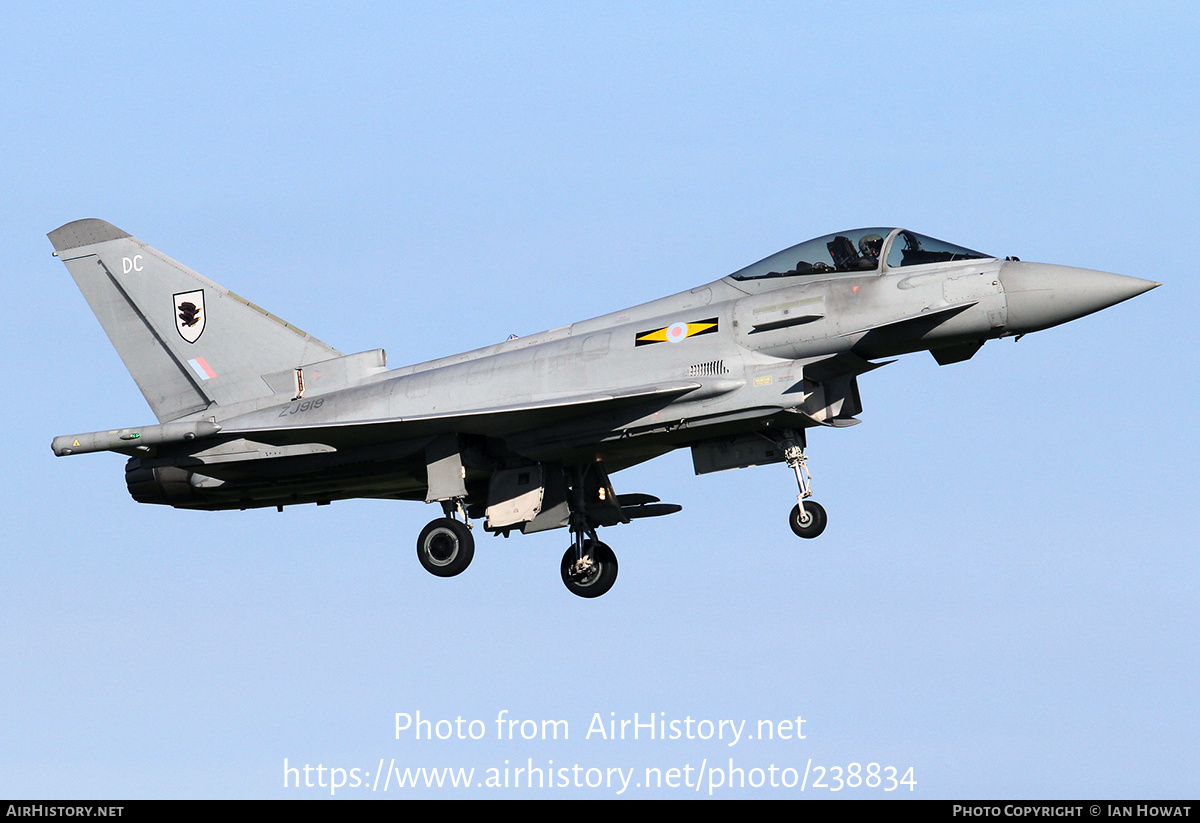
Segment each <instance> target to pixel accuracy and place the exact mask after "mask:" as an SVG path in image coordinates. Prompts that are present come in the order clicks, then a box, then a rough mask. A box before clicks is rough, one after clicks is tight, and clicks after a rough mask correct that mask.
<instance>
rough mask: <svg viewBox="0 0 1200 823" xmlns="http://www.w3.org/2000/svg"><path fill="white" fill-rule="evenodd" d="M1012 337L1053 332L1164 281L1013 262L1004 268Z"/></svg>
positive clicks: (1007, 263) (1003, 282) (1003, 276)
mask: <svg viewBox="0 0 1200 823" xmlns="http://www.w3.org/2000/svg"><path fill="white" fill-rule="evenodd" d="M1000 284H1001V286H1003V288H1004V299H1005V301H1006V302H1007V303H1008V323H1007V328H1008V331H1009V332H1010V333H1012V332H1017V333H1025V332H1031V331H1038V330H1040V329H1048V328H1050V327H1051V326H1057V325H1058V324H1059V323H1066V322H1067V321H1068V320H1074V319H1076V318H1078V317H1083V316H1084V315H1086V314H1091V313H1092V312H1096V311H1100V310H1101V309H1106V308H1108V307H1109V306H1115V305H1116V304H1117V303H1120V302H1121V301H1123V300H1128V299H1129V298H1131V297H1137V296H1138V295H1139V294H1141V293H1142V292H1146V291H1150V289H1153V288H1155V287H1157V286H1160V285H1162V284H1161V283H1155V282H1154V281H1152V280H1142V279H1141V278H1138V277H1127V276H1126V275H1123V274H1112V273H1111V272H1106V271H1095V270H1093V269H1076V268H1072V267H1070V266H1054V265H1050V264H1048V263H1023V262H1021V261H1019V260H1009V261H1007V262H1005V264H1004V266H1003V267H1002V268H1001V269H1000Z"/></svg>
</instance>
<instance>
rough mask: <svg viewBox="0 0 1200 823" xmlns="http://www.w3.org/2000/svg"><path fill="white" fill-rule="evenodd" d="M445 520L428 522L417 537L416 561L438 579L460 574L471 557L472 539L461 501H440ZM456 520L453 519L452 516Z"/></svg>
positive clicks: (469, 523) (441, 518)
mask: <svg viewBox="0 0 1200 823" xmlns="http://www.w3.org/2000/svg"><path fill="white" fill-rule="evenodd" d="M441 502H442V511H443V512H444V513H445V515H446V516H445V517H439V518H438V519H437V520H431V521H430V522H429V525H427V526H426V527H425V528H423V529H421V536H420V537H418V538H417V559H418V560H420V561H421V565H422V566H424V567H425V571H427V572H429V573H430V574H434V575H437V576H438V577H454V575H456V574H462V573H463V572H464V571H466V570H467V566H469V565H471V559H472V558H474V557H475V537H474V536H473V535H472V534H471V521H470V520H468V519H467V510H466V507H465V506H464V505H463V501H462V500H461V499H458V500H443V501H441ZM456 516H457V517H458V519H455V517H456Z"/></svg>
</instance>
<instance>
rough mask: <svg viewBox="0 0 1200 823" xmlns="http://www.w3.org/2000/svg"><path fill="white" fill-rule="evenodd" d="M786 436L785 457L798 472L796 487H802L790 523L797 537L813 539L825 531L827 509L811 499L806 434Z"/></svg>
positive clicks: (784, 441) (783, 444)
mask: <svg viewBox="0 0 1200 823" xmlns="http://www.w3.org/2000/svg"><path fill="white" fill-rule="evenodd" d="M786 435H787V436H786V437H785V439H784V440H783V442H782V444H781V445H782V446H783V457H784V459H785V460H786V461H787V464H788V466H789V467H790V468H791V469H792V470H793V471H794V472H796V485H797V486H799V487H800V493H799V494H798V495H797V496H796V505H795V506H794V507H793V508H792V513H791V516H790V517H789V518H788V522H789V523H790V524H791V527H792V531H793V532H795V533H796V536H797V537H804V538H813V537H816V536H817V535H819V534H820V533H821V532H823V531H825V524H826V523H827V522H828V518H827V517H826V515H825V507H824V506H822V505H821V504H820V503H818V502H817V501H815V500H810V499H809V498H811V497H812V477H811V476H810V475H809V473H808V457H807V456H806V455H805V454H804V434H803V433H802V432H801V433H800V434H799V435H797V433H796V432H787V433H786ZM805 501H807V502H805Z"/></svg>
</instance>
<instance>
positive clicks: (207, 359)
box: [47, 220, 341, 422]
mask: <svg viewBox="0 0 1200 823" xmlns="http://www.w3.org/2000/svg"><path fill="white" fill-rule="evenodd" d="M47 236H48V237H49V238H50V242H51V243H52V244H53V245H54V250H55V254H56V255H57V256H58V257H59V258H60V259H61V260H62V261H63V263H65V264H66V266H67V270H68V271H69V272H70V273H71V276H72V277H73V278H75V282H76V283H77V284H78V286H79V290H80V291H82V292H83V296H84V297H85V298H86V299H87V302H88V305H90V306H91V307H92V311H93V312H95V314H96V317H97V318H98V319H99V320H100V325H101V326H103V327H104V331H105V333H106V334H107V335H108V339H109V340H110V341H112V344H113V346H114V347H116V349H117V353H118V354H120V355H121V360H123V361H124V362H125V367H126V368H127V369H129V373H130V374H131V375H133V379H134V380H135V381H136V382H137V385H138V388H140V389H141V390H142V394H143V395H145V397H146V402H148V403H149V404H150V408H151V409H152V410H153V411H154V415H155V416H156V417H157V418H158V420H159V422H166V421H169V420H176V419H178V418H180V417H184V416H186V415H189V414H192V413H195V412H198V411H201V410H203V409H205V408H207V407H209V406H211V405H213V404H217V405H229V404H232V403H236V402H239V401H242V400H250V399H253V398H256V397H263V396H266V395H270V394H272V389H271V387H270V386H268V385H267V383H266V381H265V380H264V379H263V376H264V375H270V374H273V373H277V372H280V371H283V370H285V369H294V368H298V367H300V366H304V365H307V364H309V363H315V362H319V361H321V360H328V359H330V358H334V357H339V356H340V355H341V352H339V351H337V350H336V349H334V348H332V347H331V346H328V345H326V344H325V343H322V342H321V341H320V340H317V339H316V338H315V337H312V336H311V335H308V334H305V333H304V332H302V331H300V330H299V329H297V328H296V327H295V326H292V325H289V324H288V323H285V322H284V321H283V320H280V319H279V318H278V317H276V316H275V315H273V314H270V313H268V312H266V311H264V310H263V309H261V308H259V307H258V306H256V305H254V304H253V303H251V302H249V301H248V300H246V299H245V298H242V297H239V296H238V295H236V294H234V293H233V292H231V291H229V290H228V289H225V288H222V287H221V286H218V285H217V284H216V283H214V282H212V281H211V280H209V279H207V278H205V277H203V276H201V275H199V274H197V273H196V272H194V271H192V270H191V269H189V268H188V267H186V266H184V265H182V264H180V263H177V262H175V261H174V260H172V259H171V258H169V257H167V256H166V255H165V254H162V253H161V252H159V251H157V250H155V249H152V248H151V247H149V246H147V245H146V244H145V243H143V242H141V241H140V240H138V239H137V238H135V237H131V236H130V235H129V234H127V233H126V232H123V231H121V230H120V229H118V228H117V227H116V226H113V225H111V224H109V223H106V222H104V221H103V220H76V221H75V222H74V223H68V224H66V225H65V226H61V227H59V228H57V229H55V230H54V231H52V232H50V234H49V235H47Z"/></svg>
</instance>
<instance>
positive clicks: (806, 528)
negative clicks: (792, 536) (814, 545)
mask: <svg viewBox="0 0 1200 823" xmlns="http://www.w3.org/2000/svg"><path fill="white" fill-rule="evenodd" d="M804 514H805V517H804V519H803V521H801V518H800V507H799V506H793V507H792V514H791V516H790V517H788V522H789V523H790V524H791V526H792V531H794V532H795V533H796V536H797V537H803V538H806V539H811V538H814V537H816V536H817V535H819V534H820V533H821V532H823V531H825V524H826V523H828V522H829V518H828V517H826V515H825V507H824V506H822V505H821V504H820V503H817V502H815V501H813V500H805V501H804Z"/></svg>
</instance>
